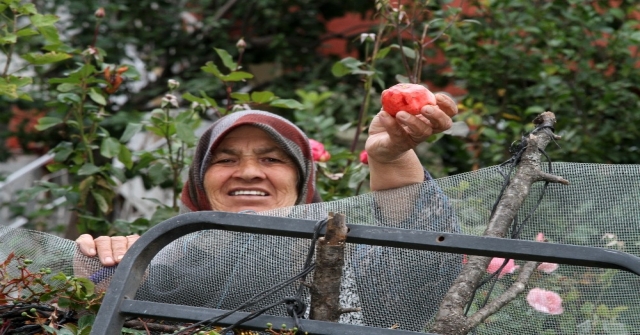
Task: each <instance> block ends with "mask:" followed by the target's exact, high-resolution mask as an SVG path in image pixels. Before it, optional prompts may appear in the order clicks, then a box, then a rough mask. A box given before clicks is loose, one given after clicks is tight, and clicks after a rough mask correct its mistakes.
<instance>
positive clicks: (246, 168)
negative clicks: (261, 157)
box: [235, 158, 265, 180]
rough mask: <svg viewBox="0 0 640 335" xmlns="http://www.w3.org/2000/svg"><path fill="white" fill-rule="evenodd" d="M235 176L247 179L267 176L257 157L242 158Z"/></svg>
mask: <svg viewBox="0 0 640 335" xmlns="http://www.w3.org/2000/svg"><path fill="white" fill-rule="evenodd" d="M235 176H236V177H238V178H242V179H245V180H252V179H255V178H264V177H265V175H264V172H263V171H262V167H261V166H260V163H259V162H258V160H257V159H255V158H246V159H242V160H241V161H240V164H239V165H238V169H237V170H236V173H235Z"/></svg>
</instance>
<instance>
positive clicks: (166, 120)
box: [164, 92, 178, 209]
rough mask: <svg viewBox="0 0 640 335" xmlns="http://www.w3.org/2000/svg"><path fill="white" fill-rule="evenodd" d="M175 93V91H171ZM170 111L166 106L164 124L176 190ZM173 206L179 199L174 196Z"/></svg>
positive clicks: (176, 174)
mask: <svg viewBox="0 0 640 335" xmlns="http://www.w3.org/2000/svg"><path fill="white" fill-rule="evenodd" d="M170 93H173V92H170ZM169 111H170V109H169V108H168V107H165V108H164V116H165V119H164V124H165V131H164V138H165V139H166V140H167V147H168V148H169V166H171V172H172V173H173V189H174V192H175V189H176V184H177V183H178V173H177V167H176V162H175V160H174V159H173V148H172V147H173V142H172V141H171V135H169V120H171V115H169ZM172 207H173V208H174V209H175V208H177V207H178V203H177V199H176V197H175V196H174V197H173V200H172Z"/></svg>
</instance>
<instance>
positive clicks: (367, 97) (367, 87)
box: [347, 22, 384, 166]
mask: <svg viewBox="0 0 640 335" xmlns="http://www.w3.org/2000/svg"><path fill="white" fill-rule="evenodd" d="M383 32H384V24H383V23H382V22H381V24H380V25H379V26H378V33H377V35H376V40H375V43H374V45H373V52H372V53H371V65H370V66H369V69H370V70H371V72H373V74H371V75H369V76H367V79H366V81H365V83H364V99H363V102H362V105H360V111H359V112H358V124H357V126H356V133H355V135H354V136H353V141H352V142H351V148H350V149H351V153H354V152H355V150H356V147H357V145H358V140H359V139H360V133H361V132H362V124H363V123H364V118H365V115H366V113H367V111H368V110H369V103H370V101H371V86H372V84H373V76H374V75H375V64H376V55H378V51H379V50H380V43H382V37H381V35H382V33H383ZM365 57H366V54H365ZM349 163H350V162H349ZM348 165H349V164H347V166H348Z"/></svg>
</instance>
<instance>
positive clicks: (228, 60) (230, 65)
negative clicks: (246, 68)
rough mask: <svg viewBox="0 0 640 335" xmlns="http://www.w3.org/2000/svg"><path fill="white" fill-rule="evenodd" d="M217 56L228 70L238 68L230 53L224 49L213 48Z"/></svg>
mask: <svg viewBox="0 0 640 335" xmlns="http://www.w3.org/2000/svg"><path fill="white" fill-rule="evenodd" d="M213 49H214V50H215V51H216V53H218V56H220V58H221V59H222V64H224V66H225V67H226V68H227V69H229V71H235V70H236V69H237V68H238V65H237V64H236V63H235V62H234V61H233V58H232V57H231V55H230V54H229V53H228V52H227V50H224V49H218V48H213Z"/></svg>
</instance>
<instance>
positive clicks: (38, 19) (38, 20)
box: [30, 14, 60, 28]
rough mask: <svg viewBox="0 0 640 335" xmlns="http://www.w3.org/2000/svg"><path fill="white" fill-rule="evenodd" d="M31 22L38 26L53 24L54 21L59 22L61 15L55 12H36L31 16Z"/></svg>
mask: <svg viewBox="0 0 640 335" xmlns="http://www.w3.org/2000/svg"><path fill="white" fill-rule="evenodd" d="M30 19H31V23H32V24H33V25H34V26H36V27H38V28H39V27H45V26H53V24H54V23H56V22H58V20H59V19H60V18H59V17H57V16H55V15H53V14H45V15H42V14H35V15H32V16H31V17H30Z"/></svg>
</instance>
